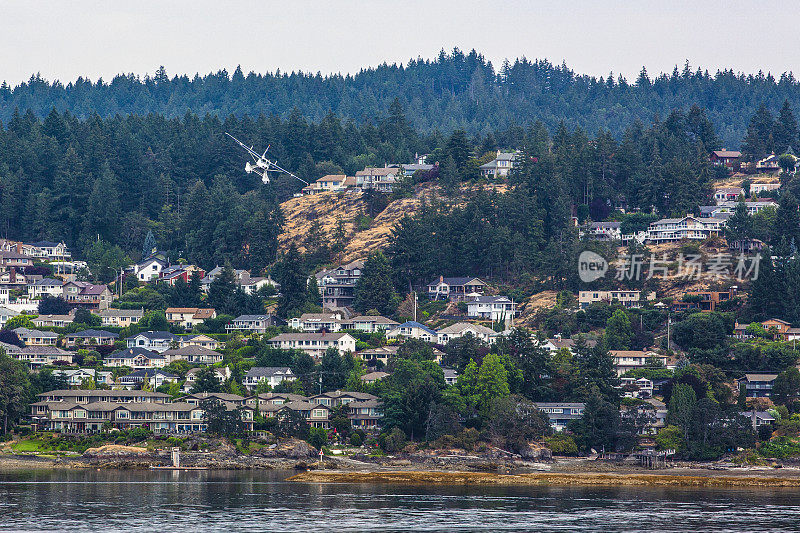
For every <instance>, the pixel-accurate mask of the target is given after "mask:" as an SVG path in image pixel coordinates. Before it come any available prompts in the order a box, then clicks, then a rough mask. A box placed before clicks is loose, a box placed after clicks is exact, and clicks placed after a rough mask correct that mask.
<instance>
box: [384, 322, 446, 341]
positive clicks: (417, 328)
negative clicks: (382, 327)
mask: <svg viewBox="0 0 800 533" xmlns="http://www.w3.org/2000/svg"><path fill="white" fill-rule="evenodd" d="M397 337H406V338H409V339H421V340H423V341H428V342H436V341H437V339H438V334H437V333H436V332H435V331H433V330H432V329H431V328H429V327H428V326H425V325H423V324H420V323H419V322H414V321H409V322H403V323H402V324H400V325H399V326H397V327H394V328H392V329H390V330H389V331H387V332H386V338H387V339H395V338H397Z"/></svg>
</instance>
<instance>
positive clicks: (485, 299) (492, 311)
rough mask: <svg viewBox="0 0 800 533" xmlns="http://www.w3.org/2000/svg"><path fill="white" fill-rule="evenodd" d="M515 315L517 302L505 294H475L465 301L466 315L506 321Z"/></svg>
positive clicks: (494, 320) (493, 320)
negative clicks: (475, 295)
mask: <svg viewBox="0 0 800 533" xmlns="http://www.w3.org/2000/svg"><path fill="white" fill-rule="evenodd" d="M516 315H517V304H515V303H514V302H512V301H511V300H510V299H509V298H508V297H506V296H477V297H475V298H474V299H473V300H471V301H468V302H467V316H468V317H470V318H481V319H484V320H491V321H492V322H504V321H505V322H507V321H510V320H511V319H512V318H513V317H515V316H516Z"/></svg>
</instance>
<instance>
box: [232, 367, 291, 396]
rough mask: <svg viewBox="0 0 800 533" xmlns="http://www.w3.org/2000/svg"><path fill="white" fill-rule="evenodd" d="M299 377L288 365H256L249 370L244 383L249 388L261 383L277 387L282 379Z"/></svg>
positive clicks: (287, 379) (251, 388)
mask: <svg viewBox="0 0 800 533" xmlns="http://www.w3.org/2000/svg"><path fill="white" fill-rule="evenodd" d="M295 379H297V376H295V375H294V374H293V373H292V371H291V369H290V368H289V367H288V366H254V367H253V368H251V369H250V370H248V371H247V374H246V375H245V377H244V379H243V380H242V384H243V385H244V386H245V387H247V389H248V390H253V389H255V388H256V387H258V385H259V384H260V383H266V384H267V385H269V386H270V387H277V386H278V385H280V384H281V382H282V381H294V380H295Z"/></svg>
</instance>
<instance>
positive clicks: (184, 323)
mask: <svg viewBox="0 0 800 533" xmlns="http://www.w3.org/2000/svg"><path fill="white" fill-rule="evenodd" d="M164 314H165V315H166V317H167V322H169V323H170V324H175V325H177V326H181V327H182V328H184V329H188V330H190V329H192V328H193V327H195V326H197V325H199V324H202V323H203V322H205V321H206V320H210V319H212V318H216V317H217V311H216V310H215V309H212V308H202V307H168V308H167V310H166V311H165V312H164Z"/></svg>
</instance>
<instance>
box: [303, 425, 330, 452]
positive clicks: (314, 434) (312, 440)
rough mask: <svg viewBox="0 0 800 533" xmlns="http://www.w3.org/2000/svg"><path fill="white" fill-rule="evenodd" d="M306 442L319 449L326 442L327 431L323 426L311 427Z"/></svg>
mask: <svg viewBox="0 0 800 533" xmlns="http://www.w3.org/2000/svg"><path fill="white" fill-rule="evenodd" d="M308 443H309V444H310V445H312V446H313V447H314V448H317V449H321V448H322V447H323V446H325V445H326V444H328V432H327V431H325V429H324V428H311V429H309V430H308Z"/></svg>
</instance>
